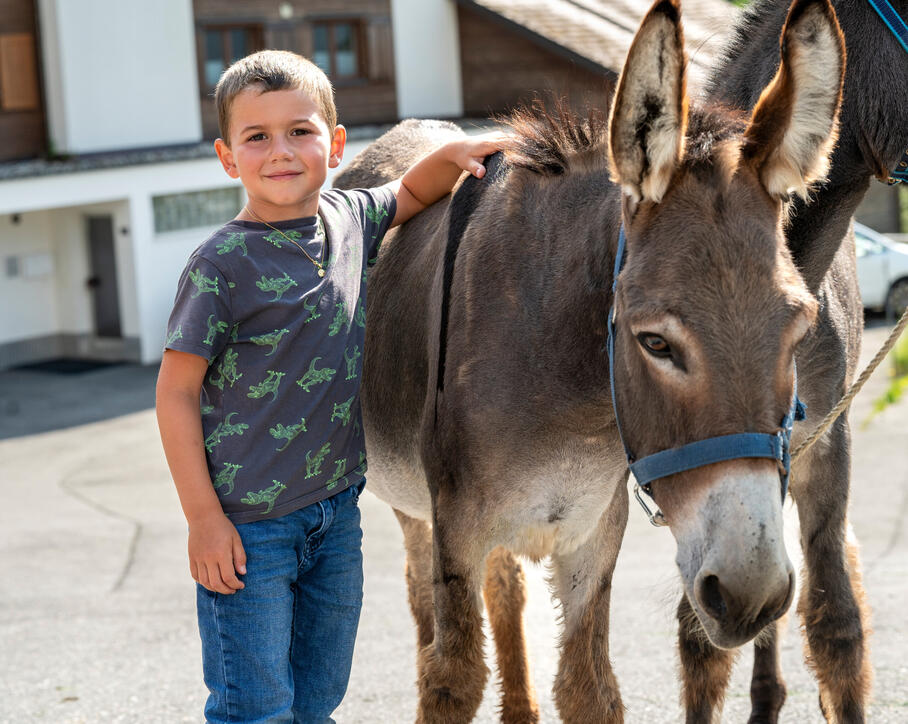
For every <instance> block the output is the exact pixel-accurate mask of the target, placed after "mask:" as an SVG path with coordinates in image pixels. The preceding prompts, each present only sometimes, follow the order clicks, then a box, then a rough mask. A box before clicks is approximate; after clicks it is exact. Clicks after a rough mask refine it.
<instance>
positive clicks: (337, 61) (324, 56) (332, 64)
mask: <svg viewBox="0 0 908 724" xmlns="http://www.w3.org/2000/svg"><path fill="white" fill-rule="evenodd" d="M312 31H313V43H312V47H313V52H312V61H313V62H314V63H315V64H316V65H317V66H318V67H319V68H321V69H322V70H323V71H325V73H326V74H328V75H329V76H330V77H331V78H333V79H336V80H348V79H354V78H360V77H361V76H362V75H363V74H362V56H363V53H362V48H361V42H362V41H361V33H360V26H359V23H357V22H355V21H344V22H341V21H324V22H318V23H315V24H314V25H313V28H312Z"/></svg>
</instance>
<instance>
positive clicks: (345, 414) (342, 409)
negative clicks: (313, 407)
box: [331, 395, 356, 426]
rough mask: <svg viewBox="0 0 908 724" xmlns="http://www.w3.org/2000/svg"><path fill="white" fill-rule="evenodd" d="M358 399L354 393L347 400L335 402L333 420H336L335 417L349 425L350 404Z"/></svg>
mask: <svg viewBox="0 0 908 724" xmlns="http://www.w3.org/2000/svg"><path fill="white" fill-rule="evenodd" d="M355 399H356V395H353V397H351V398H350V399H349V400H347V401H346V402H341V403H339V404H338V403H337V402H335V403H334V412H332V413H331V422H334V418H337V419H339V420H340V421H341V423H342V424H343V425H345V426H346V425H347V423H348V422H350V406H351V405H352V404H353V400H355Z"/></svg>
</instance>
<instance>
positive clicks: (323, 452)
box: [306, 442, 331, 480]
mask: <svg viewBox="0 0 908 724" xmlns="http://www.w3.org/2000/svg"><path fill="white" fill-rule="evenodd" d="M329 452H331V443H330V442H326V443H325V444H324V445H322V446H321V448H320V449H319V451H318V452H317V453H316V454H315V456H314V457H313V455H312V451H311V450H310V451H309V452H307V453H306V479H307V480H308V479H309V478H314V477H315V476H316V475H321V474H322V463H323V462H325V458H326V457H327V456H328V453H329Z"/></svg>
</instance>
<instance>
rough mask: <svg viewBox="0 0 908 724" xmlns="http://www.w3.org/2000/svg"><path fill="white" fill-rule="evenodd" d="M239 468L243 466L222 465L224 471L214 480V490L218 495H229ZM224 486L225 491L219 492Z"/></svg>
mask: <svg viewBox="0 0 908 724" xmlns="http://www.w3.org/2000/svg"><path fill="white" fill-rule="evenodd" d="M241 467H243V466H242V465H234V464H233V463H224V469H223V470H222V471H221V472H219V473H218V474H217V476H216V477H215V479H214V489H215V490H217V491H218V495H230V494H231V493H232V492H233V484H234V480H235V478H236V471H237V470H239V469H240V468H241ZM225 485H226V486H227V490H221V488H223V487H224V486H225Z"/></svg>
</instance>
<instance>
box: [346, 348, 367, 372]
mask: <svg viewBox="0 0 908 724" xmlns="http://www.w3.org/2000/svg"><path fill="white" fill-rule="evenodd" d="M362 356H363V355H362V353H361V352H360V351H359V345H358V344H356V345H353V354H350V355H348V354H347V350H344V359H345V360H347V377H346V379H348V380H353V379H356V360H358V359H359V358H360V357H362Z"/></svg>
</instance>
